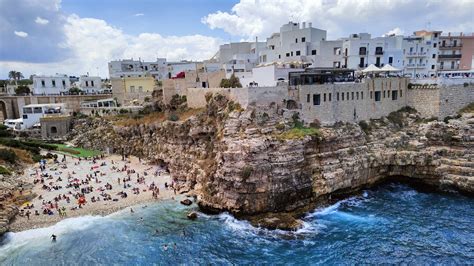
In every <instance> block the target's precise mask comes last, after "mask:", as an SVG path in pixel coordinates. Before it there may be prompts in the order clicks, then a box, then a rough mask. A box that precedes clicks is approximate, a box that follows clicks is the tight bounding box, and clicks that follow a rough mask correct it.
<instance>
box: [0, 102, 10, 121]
mask: <svg viewBox="0 0 474 266" xmlns="http://www.w3.org/2000/svg"><path fill="white" fill-rule="evenodd" d="M0 112H1V114H0V122H3V121H4V120H5V119H7V118H8V115H7V105H6V104H5V102H4V101H0Z"/></svg>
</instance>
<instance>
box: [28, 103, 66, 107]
mask: <svg viewBox="0 0 474 266" xmlns="http://www.w3.org/2000/svg"><path fill="white" fill-rule="evenodd" d="M47 106H64V103H41V104H28V105H25V106H23V107H47Z"/></svg>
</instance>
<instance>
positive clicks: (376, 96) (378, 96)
mask: <svg viewBox="0 0 474 266" xmlns="http://www.w3.org/2000/svg"><path fill="white" fill-rule="evenodd" d="M370 94H372V92H370ZM375 101H376V102H380V91H376V92H375Z"/></svg>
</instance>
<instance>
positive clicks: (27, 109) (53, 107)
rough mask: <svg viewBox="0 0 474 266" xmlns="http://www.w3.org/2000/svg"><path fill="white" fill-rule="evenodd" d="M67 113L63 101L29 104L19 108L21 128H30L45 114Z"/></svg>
mask: <svg viewBox="0 0 474 266" xmlns="http://www.w3.org/2000/svg"><path fill="white" fill-rule="evenodd" d="M66 114H68V115H69V112H68V110H66V108H65V104H63V103H48V104H29V105H25V106H23V108H21V109H20V115H21V117H22V120H23V125H22V128H21V129H28V128H32V127H33V126H35V125H36V124H39V123H40V118H42V117H45V116H58V115H66Z"/></svg>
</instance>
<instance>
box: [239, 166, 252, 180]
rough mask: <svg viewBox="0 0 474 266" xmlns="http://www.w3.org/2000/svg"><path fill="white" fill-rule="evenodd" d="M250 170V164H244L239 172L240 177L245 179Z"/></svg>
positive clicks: (248, 175)
mask: <svg viewBox="0 0 474 266" xmlns="http://www.w3.org/2000/svg"><path fill="white" fill-rule="evenodd" d="M252 172H253V167H252V166H245V167H244V169H242V171H241V172H240V177H242V178H243V179H244V180H245V179H247V178H249V177H250V175H251V174H252Z"/></svg>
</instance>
